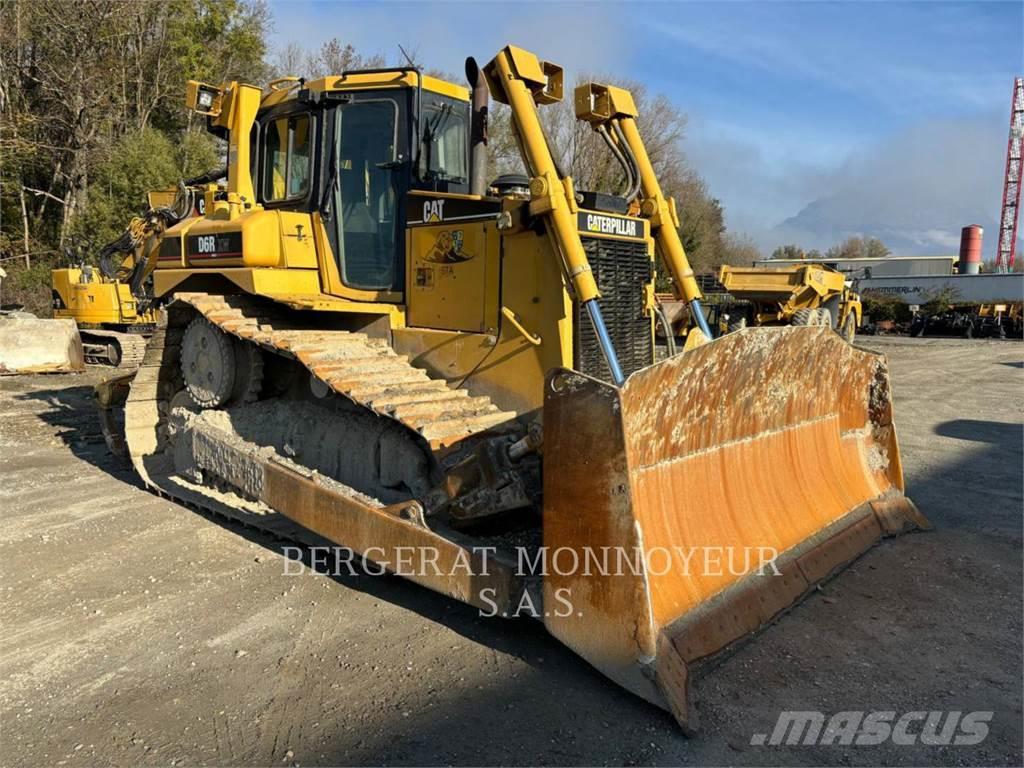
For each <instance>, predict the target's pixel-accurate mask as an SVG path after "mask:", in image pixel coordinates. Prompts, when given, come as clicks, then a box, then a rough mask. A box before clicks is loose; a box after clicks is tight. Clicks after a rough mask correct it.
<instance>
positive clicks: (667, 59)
mask: <svg viewBox="0 0 1024 768" xmlns="http://www.w3.org/2000/svg"><path fill="white" fill-rule="evenodd" d="M1022 7H1024V5H1022V3H1019V2H1007V3H952V2H949V3H945V2H944V3H938V2H919V3H894V2H889V3H881V2H857V3H824V2H814V3H812V2H803V3H791V2H771V3H769V2H761V3H746V2H719V3H704V2H692V3H683V2H665V3H655V2H647V3H641V2H633V3H628V4H620V3H610V2H609V3H559V2H550V0H549V2H545V3H530V2H518V3H514V4H506V3H488V2H474V3H461V2H444V3H429V2H420V3H397V2H396V3H348V2H319V1H316V0H290V1H286V0H274V1H273V2H271V11H272V13H273V16H274V23H273V27H272V28H273V29H274V36H273V42H274V43H275V44H276V45H284V44H286V43H288V42H292V41H296V42H300V43H302V44H303V45H306V46H308V47H315V46H316V45H317V44H319V43H320V42H322V41H324V40H326V39H329V38H331V37H335V36H336V37H338V38H340V39H341V40H343V41H347V42H351V43H352V44H353V45H355V46H356V47H357V48H358V49H359V50H360V51H362V52H366V53H377V52H380V53H384V54H385V55H386V56H387V57H388V59H389V60H390V61H397V58H398V50H397V44H399V43H401V44H402V45H404V46H406V47H407V48H412V49H415V50H416V51H417V55H418V58H420V59H421V60H422V61H424V62H425V63H427V64H428V65H431V66H436V67H438V68H441V69H444V70H447V71H452V72H461V71H462V62H463V60H464V58H465V57H466V56H467V55H473V56H476V57H477V58H478V59H480V60H486V59H487V58H489V57H490V56H491V55H492V54H493V53H494V52H495V51H496V50H497V49H498V48H499V47H501V46H502V45H504V44H505V43H508V42H513V43H516V44H517V45H521V46H523V47H526V48H529V49H531V50H534V51H535V52H537V53H538V54H539V55H540V56H542V57H544V58H548V59H551V60H552V61H556V62H558V63H559V64H561V65H562V66H564V67H565V68H566V70H567V71H568V73H569V76H570V77H572V75H573V73H574V72H578V71H581V70H585V71H588V72H591V73H607V74H608V75H610V76H615V75H621V76H622V77H625V78H630V79H634V80H638V81H641V82H644V83H646V84H647V85H648V87H649V88H650V89H651V90H652V91H653V92H661V93H664V94H666V95H667V96H669V97H670V98H671V99H672V100H673V101H674V102H675V103H676V104H677V105H678V106H679V107H681V108H682V109H683V110H684V111H685V112H686V113H687V115H688V119H689V123H688V127H687V133H686V137H685V139H684V143H683V147H684V150H685V151H686V154H687V157H688V158H689V161H690V162H691V164H692V165H693V166H694V167H695V168H697V170H698V171H700V172H701V173H702V174H703V175H704V176H705V178H706V179H707V181H708V184H709V187H710V189H711V191H712V193H713V194H715V195H716V196H718V197H719V198H720V199H722V201H723V203H724V205H725V209H726V217H727V223H728V225H729V227H730V229H733V230H737V231H742V232H747V233H749V234H751V235H752V236H753V237H755V239H756V240H757V241H758V243H759V244H761V246H762V247H763V248H766V249H770V248H771V247H773V246H774V245H775V244H778V243H779V242H781V241H783V240H787V239H797V240H798V241H799V242H801V243H802V244H805V245H807V246H808V247H810V246H821V245H827V244H828V241H830V240H832V239H835V238H838V237H841V236H843V235H844V234H849V233H853V232H855V231H864V232H868V233H880V234H883V235H885V236H887V237H889V238H890V239H892V240H893V241H894V243H895V244H896V247H897V248H898V249H900V250H901V251H903V252H911V251H915V250H917V251H920V252H935V251H936V250H940V251H942V250H945V251H948V250H949V247H950V246H949V243H950V239H951V238H953V240H955V235H956V236H958V233H959V229H960V227H961V226H963V225H964V224H969V223H972V222H975V221H977V222H978V223H982V224H983V225H989V226H991V227H992V228H991V229H988V227H987V229H988V232H987V234H988V236H989V244H991V245H992V246H993V247H994V238H995V231H994V224H995V220H996V219H997V217H998V205H999V197H1000V193H1001V174H1002V164H1003V157H1004V154H1005V147H1006V132H1007V128H1008V122H1007V119H1008V109H1009V100H1010V88H1011V84H1012V80H1013V77H1014V76H1015V75H1018V74H1021V73H1022V70H1024V42H1022V40H1024V31H1022V30H1024V11H1022ZM808 205H810V206H811V208H809V209H807V208H806V207H807V206H808ZM805 209H806V210H805ZM787 220H788V222H787ZM784 222H787V223H784Z"/></svg>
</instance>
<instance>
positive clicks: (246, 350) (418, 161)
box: [98, 46, 927, 731]
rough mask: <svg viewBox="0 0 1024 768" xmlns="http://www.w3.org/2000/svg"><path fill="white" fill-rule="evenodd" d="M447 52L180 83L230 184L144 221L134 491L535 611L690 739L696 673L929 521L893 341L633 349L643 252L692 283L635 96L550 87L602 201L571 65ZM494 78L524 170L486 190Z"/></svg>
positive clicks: (130, 398) (130, 415)
mask: <svg viewBox="0 0 1024 768" xmlns="http://www.w3.org/2000/svg"><path fill="white" fill-rule="evenodd" d="M467 76H468V80H469V83H470V87H469V88H464V87H462V86H460V85H458V84H455V83H450V82H446V81H442V80H439V79H437V78H434V77H430V76H428V75H425V74H423V73H422V72H420V71H418V70H417V69H415V68H387V69H371V70H363V71H355V72H342V73H340V74H337V75H333V76H330V77H324V78H319V79H316V80H300V79H296V78H288V79H283V80H278V81H274V82H272V83H270V84H269V86H268V87H266V88H265V89H263V90H261V89H260V88H257V87H254V86H250V85H246V84H244V83H238V82H231V83H226V84H222V85H218V86H211V85H206V84H202V83H197V82H190V83H189V85H188V89H187V104H188V106H189V108H191V109H192V110H195V111H196V112H198V113H199V114H201V115H205V116H206V118H207V122H208V126H209V129H210V130H211V131H212V132H214V133H215V134H217V135H219V136H222V137H223V138H225V139H226V140H227V142H228V157H229V166H228V179H227V194H226V195H225V196H224V199H222V200H215V199H214V198H213V197H212V196H210V197H208V199H207V205H206V214H205V215H204V216H201V217H193V218H189V219H186V220H184V221H182V222H180V223H178V224H176V225H174V226H171V227H168V228H167V229H166V230H165V231H164V232H163V233H162V234H161V236H160V238H159V245H158V261H157V264H156V268H155V269H154V271H153V279H154V293H155V295H156V296H157V297H159V298H161V299H162V300H163V301H164V302H165V304H164V308H165V319H164V320H163V321H162V322H161V323H160V325H159V327H158V328H157V330H156V332H155V333H154V335H153V336H152V338H151V339H150V341H149V344H148V347H147V349H146V353H145V358H144V360H143V363H142V365H141V367H140V368H139V370H138V372H137V373H136V374H134V376H124V377H120V378H119V379H116V380H114V381H113V382H111V383H110V384H108V385H106V386H102V387H101V388H100V390H99V391H98V395H99V399H100V402H101V406H102V407H103V408H104V409H105V410H107V411H108V412H113V411H116V410H118V409H119V408H122V407H123V409H124V433H123V437H121V438H119V439H121V440H122V441H123V445H122V447H123V448H124V449H125V450H126V451H127V453H128V454H129V455H130V459H131V461H132V463H133V465H134V467H135V469H136V470H137V471H138V473H139V475H140V476H141V477H142V479H143V481H144V482H145V483H146V485H147V486H148V487H150V488H151V489H152V490H154V491H155V492H157V493H160V494H164V495H166V496H168V497H171V498H174V499H177V500H179V501H181V502H183V503H186V504H190V505H195V506H198V507H201V508H203V509H206V510H210V511H213V512H217V513H221V514H224V515H227V516H230V517H232V518H234V519H237V520H241V521H243V522H245V523H248V524H251V525H255V526H258V527H260V528H262V529H264V530H269V531H272V532H275V533H278V534H280V535H282V536H288V537H293V538H296V539H298V540H300V541H307V540H314V539H315V540H317V541H322V540H323V539H327V540H329V541H331V542H335V543H337V544H339V545H343V546H344V547H346V548H348V549H349V550H351V551H354V552H356V553H360V554H362V555H363V556H364V557H365V558H367V559H368V560H370V561H372V562H374V563H376V564H377V565H379V566H383V567H384V568H386V569H388V570H389V571H392V572H394V573H398V574H400V575H402V576H406V577H408V578H410V579H412V580H413V581H415V582H418V583H419V584H422V585H423V586H426V587H428V588H430V589H432V590H435V591H437V592H439V593H442V594H444V595H447V596H449V597H451V598H455V599H457V600H461V601H464V602H466V603H469V604H471V605H474V606H478V607H479V608H480V609H481V611H482V612H484V613H487V614H488V615H491V614H495V613H497V614H501V615H504V616H514V615H520V616H522V615H524V614H526V615H532V616H534V617H536V618H538V619H539V620H541V621H543V622H544V624H545V625H546V627H547V629H548V630H549V631H550V632H551V633H552V634H553V635H554V636H555V637H557V638H558V639H559V640H560V641H562V642H563V643H564V644H566V645H567V646H568V647H569V648H571V649H572V650H573V651H575V652H576V653H578V654H579V655H580V656H582V657H583V658H584V659H586V660H587V661H588V662H590V663H591V664H592V665H593V666H594V667H596V668H597V669H598V670H600V671H601V672H603V673H604V674H605V675H607V676H608V677H610V678H611V679H612V680H614V681H615V682H617V683H619V684H620V685H622V686H624V687H625V688H627V689H629V690H630V691H632V692H634V693H636V694H637V695H639V696H642V697H644V698H645V699H647V700H649V701H651V702H653V703H655V704H657V705H659V706H661V707H663V708H666V709H668V710H670V711H671V712H672V713H673V714H674V715H675V717H676V719H677V720H678V722H679V723H680V724H681V725H682V727H683V728H684V729H685V730H687V731H691V730H692V729H693V728H694V727H695V725H696V710H695V708H694V706H693V703H692V702H691V700H690V693H689V691H690V683H691V681H692V680H693V678H694V675H696V674H698V673H699V672H700V671H701V670H702V669H704V668H705V667H706V666H707V665H708V664H709V662H711V661H712V660H713V659H715V658H716V657H717V656H719V655H720V654H722V653H725V652H727V651H728V650H729V649H731V648H733V647H734V646H735V645H736V644H737V643H740V642H741V641H743V640H744V639H746V638H748V637H750V636H751V635H753V634H755V633H757V632H758V631H759V630H761V629H762V628H764V627H766V626H767V625H768V624H770V623H771V622H772V621H773V620H774V619H775V618H776V617H778V616H779V615H780V614H781V613H783V612H784V611H786V610H787V609H788V608H789V607H791V606H792V605H793V604H794V603H795V602H797V601H798V600H800V599H801V597H803V596H804V595H806V594H807V593H808V592H809V591H810V590H812V589H814V588H815V586H816V585H817V584H819V583H820V582H822V581H823V580H824V579H827V578H828V577H830V576H831V575H832V574H833V573H835V572H836V571H837V570H838V569H840V568H841V567H843V566H844V565H845V564H847V563H849V562H850V561H852V560H853V559H854V558H856V557H857V556H859V555H860V554H861V553H863V552H864V551H865V550H867V549H868V548H870V547H871V546H872V545H874V544H875V543H876V542H878V541H879V540H880V539H881V538H883V537H885V536H889V535H892V534H896V533H899V532H901V531H904V530H909V529H913V528H920V527H925V526H927V521H926V520H925V518H924V517H922V516H921V514H920V512H918V511H917V509H916V508H915V507H914V505H913V504H912V503H911V502H910V501H909V500H908V499H907V497H906V496H905V495H904V493H903V477H902V471H901V466H900V455H899V449H898V447H897V441H896V433H895V427H894V425H893V415H892V402H891V393H890V388H889V376H888V373H887V369H886V365H885V360H884V359H883V358H882V357H881V356H879V355H876V354H873V353H870V352H867V351H864V350H861V349H856V348H854V347H853V346H851V345H849V344H847V343H846V342H845V341H843V340H842V339H841V338H840V336H839V335H838V334H836V333H835V332H834V331H833V330H832V329H830V328H825V327H820V326H819V327H785V328H750V329H746V330H743V331H741V332H738V333H734V334H729V335H727V336H725V337H723V338H720V339H716V340H713V341H711V340H710V334H709V333H707V332H706V329H705V332H704V333H703V334H701V335H703V337H704V338H703V339H702V340H701V339H696V337H695V339H696V340H694V341H692V342H691V343H688V345H687V348H686V350H685V351H683V352H681V353H680V354H677V355H674V356H672V357H670V358H668V359H666V360H663V361H661V362H658V363H655V344H654V323H655V317H654V303H655V302H654V264H655V254H656V253H657V252H660V253H661V255H662V257H663V260H664V263H665V264H667V265H668V268H669V270H670V271H671V272H672V277H673V278H674V285H675V286H676V289H677V290H678V291H679V293H680V296H681V298H683V299H684V300H686V301H687V302H689V303H691V304H694V305H699V301H700V294H699V291H698V289H697V285H696V283H695V281H694V280H693V275H692V273H691V271H690V268H689V266H688V264H687V259H686V254H685V252H684V251H683V248H682V246H681V244H680V241H679V236H678V234H677V230H676V227H677V224H678V218H677V215H676V211H675V206H674V203H673V202H672V200H671V199H669V198H668V197H667V196H665V194H664V193H663V191H662V190H661V189H660V187H659V184H658V180H657V179H656V177H655V175H654V172H653V170H652V168H651V164H650V161H649V159H648V156H647V153H646V151H645V149H644V144H643V141H642V138H641V133H640V119H638V118H639V116H638V115H637V110H636V108H635V105H634V103H633V100H632V98H631V96H630V94H629V93H628V92H627V91H625V90H623V89H621V88H616V87H612V86H606V85H602V84H599V83H591V84H588V85H584V86H581V87H579V88H577V89H576V91H575V94H574V99H575V108H576V114H577V117H578V118H579V119H580V120H583V121H585V122H586V123H588V124H589V125H590V126H591V127H592V128H593V129H594V130H595V131H597V132H598V133H599V134H601V135H602V136H603V137H604V138H605V140H606V142H607V147H608V151H609V152H611V153H612V154H613V155H614V156H615V157H616V158H617V159H618V160H619V162H620V163H621V165H622V170H623V178H625V179H626V180H627V182H628V183H627V184H626V185H625V186H626V195H625V199H623V198H622V197H616V196H613V195H608V194H605V193H601V192H600V191H588V190H578V189H576V188H575V185H574V183H573V180H572V178H571V177H570V176H569V175H568V174H566V173H565V171H564V169H561V168H559V166H558V163H557V162H556V160H555V155H554V153H553V152H552V149H551V146H550V145H549V143H548V139H547V138H546V136H545V134H544V131H543V130H542V126H541V122H540V120H539V119H538V115H539V112H538V110H539V109H543V108H544V106H545V105H549V104H552V103H555V102H557V101H559V100H560V99H561V98H562V96H563V76H562V70H561V68H559V67H558V66H556V65H554V64H552V63H550V62H546V61H541V60H539V59H538V58H537V57H536V56H535V55H533V54H531V53H529V52H527V51H524V50H522V49H519V48H516V47H514V46H508V47H506V48H504V49H502V50H501V51H500V52H499V53H498V54H497V55H496V56H495V58H494V59H493V60H492V61H491V62H490V63H488V64H487V65H486V66H485V67H483V68H482V69H481V68H479V67H477V65H476V63H475V62H474V61H473V60H468V61H467ZM489 96H490V97H491V98H493V99H494V100H496V101H498V102H501V103H504V104H507V105H508V107H509V108H510V111H511V115H512V119H513V124H514V129H515V135H516V138H517V140H518V143H519V147H520V149H521V152H522V157H523V160H524V164H525V166H526V169H527V171H528V174H529V175H528V177H527V178H526V179H522V180H520V182H518V183H511V184H509V183H503V184H498V185H492V186H489V185H488V180H487V175H486V174H487V171H486V165H485V156H486V155H485V152H486V147H485V143H484V142H485V140H486V114H487V109H488V101H489V98H488V97H489ZM630 211H634V212H636V211H638V215H630V214H629V212H630ZM694 315H695V316H697V317H703V315H702V313H701V312H700V311H696V312H694ZM701 341H703V343H701ZM693 553H697V554H696V556H695V557H694V556H693ZM701 553H704V554H701ZM751 553H755V554H754V555H753V556H751ZM765 553H775V554H774V555H772V556H771V557H769V558H768V560H767V562H766V561H765V560H764V557H763V556H764V554H765ZM708 554H711V555H712V556H713V558H714V559H715V560H717V562H718V566H715V565H714V563H713V562H712V563H711V565H710V567H708V565H707V561H708V557H707V556H708ZM759 557H760V558H761V559H759ZM726 558H728V559H729V560H730V562H731V564H732V565H731V567H722V564H723V563H724V562H725V559H726ZM567 605H568V606H570V608H569V609H567V608H566V606H567Z"/></svg>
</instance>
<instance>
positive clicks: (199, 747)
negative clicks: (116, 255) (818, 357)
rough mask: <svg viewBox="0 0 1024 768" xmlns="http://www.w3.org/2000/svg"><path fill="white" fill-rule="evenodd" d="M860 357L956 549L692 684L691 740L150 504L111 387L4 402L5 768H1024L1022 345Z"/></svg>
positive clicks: (71, 384)
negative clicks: (864, 740) (914, 724)
mask: <svg viewBox="0 0 1024 768" xmlns="http://www.w3.org/2000/svg"><path fill="white" fill-rule="evenodd" d="M863 343H864V344H865V345H866V346H869V347H872V348H877V349H879V350H882V351H884V352H886V354H888V355H889V357H890V365H891V369H892V373H893V380H894V390H895V396H896V416H897V424H898V427H899V434H900V440H901V446H902V452H903V459H904V467H905V472H906V477H907V485H908V493H909V495H910V496H911V497H912V498H913V499H914V500H915V501H916V502H917V504H918V506H919V507H920V508H921V509H922V511H924V512H925V514H926V515H928V516H929V517H930V519H931V520H932V522H933V523H934V524H935V526H936V530H935V531H933V532H931V533H927V534H916V535H911V536H904V537H901V538H899V539H896V540H892V541H888V542H886V543H885V544H884V545H882V546H880V547H878V548H876V549H874V550H872V551H871V552H869V553H868V554H867V555H866V556H865V557H863V558H862V559H860V560H859V561H857V562H856V563H855V564H854V565H853V567H851V568H850V569H848V570H847V571H845V572H844V573H843V574H841V575H840V576H839V577H838V578H836V579H834V580H833V581H831V582H829V583H828V584H827V585H826V586H825V588H824V589H823V590H822V591H821V592H820V593H818V594H815V595H813V596H812V597H810V598H809V599H808V600H806V601H805V602H804V603H803V604H801V605H800V606H798V607H797V608H796V609H795V610H793V611H792V612H791V613H790V614H789V615H788V616H786V617H785V619H784V620H783V621H782V622H781V623H780V624H778V625H777V626H775V627H772V628H770V629H769V630H768V631H767V632H766V633H765V634H764V635H763V636H762V637H760V638H759V639H758V640H757V641H756V642H754V643H750V644H748V645H746V646H745V647H743V648H741V649H740V650H739V651H738V652H737V653H735V654H733V655H732V656H730V657H728V658H727V659H725V660H724V661H723V662H722V663H721V664H720V665H719V666H718V667H717V668H716V669H715V670H713V671H711V672H710V673H709V674H708V675H706V676H705V677H704V678H703V679H702V680H700V681H698V683H697V684H696V687H695V691H694V693H695V698H696V701H697V702H698V707H699V712H700V716H701V720H702V731H701V733H700V734H699V735H698V736H697V737H695V738H692V739H686V738H684V737H683V736H682V735H681V734H680V733H679V732H678V729H677V727H676V725H675V723H674V721H673V720H672V719H671V717H670V716H668V715H667V714H665V713H663V712H661V711H660V710H658V709H656V708H654V707H652V706H650V705H648V704H645V703H644V702H642V701H640V700H638V699H635V698H634V697H632V696H631V695H629V694H627V693H624V692H623V691H621V690H619V689H618V688H617V687H616V686H615V685H613V684H612V683H610V682H608V681H607V680H605V679H604V678H602V677H601V676H600V675H598V674H597V673H596V672H594V671H592V670H591V669H590V667H588V666H587V665H586V664H585V663H584V662H583V661H581V660H579V659H578V658H576V657H575V656H574V655H573V654H572V653H571V652H569V651H568V650H567V649H565V648H563V647H562V646H560V645H559V644H558V643H557V642H556V641H554V640H553V639H551V638H550V637H548V636H547V635H546V633H545V631H544V629H543V627H541V626H540V625H539V624H538V623H536V622H531V621H529V620H516V621H505V620H499V619H484V618H480V617H479V616H478V615H477V613H476V611H475V610H474V609H472V608H469V607H466V606H463V605H461V604H458V603H455V602H453V601H450V600H446V599H444V598H442V597H439V596H437V595H435V594H433V593H431V592H428V591H426V590H425V589H422V588H419V587H416V586H415V585H412V584H410V583H408V582H405V581H403V580H401V579H398V578H394V577H370V576H366V575H362V576H343V577H340V578H334V577H331V576H328V575H323V574H319V573H316V572H314V571H312V570H310V569H308V568H304V569H302V572H301V573H298V574H296V575H289V574H288V573H287V572H286V571H288V570H291V571H296V570H298V569H297V568H296V567H295V566H294V564H293V565H292V566H291V567H290V568H288V567H287V566H288V564H287V562H286V560H285V558H284V557H283V556H282V547H283V545H282V543H281V542H277V541H274V540H272V539H269V538H266V537H264V536H262V535H260V534H257V533H254V532H251V531H249V530H247V529H244V528H241V527H239V526H237V525H234V524H230V523H227V522H223V521H220V520H218V519H216V518H212V517H205V516H203V515H200V514H198V513H196V512H194V511H191V510H189V509H186V508H184V507H180V506H178V505H175V504H172V503H169V502H167V501H164V500H161V499H159V498H157V497H154V496H152V495H150V494H149V493H147V492H145V491H143V490H142V489H141V488H139V487H138V484H137V483H136V481H135V479H134V478H133V476H132V474H131V473H130V472H129V471H127V470H125V469H123V468H121V467H120V466H119V465H118V463H117V462H116V461H115V460H114V459H113V458H111V457H110V456H109V455H108V454H107V453H106V449H105V446H104V444H103V441H102V438H101V437H100V434H99V429H98V426H97V423H96V421H95V417H94V415H93V413H92V411H91V408H90V405H89V391H90V387H91V384H92V383H93V382H95V381H96V380H97V379H98V378H99V374H100V370H99V369H91V370H90V372H89V373H87V374H85V375H82V376H68V377H58V376H50V377H41V376H37V377H9V378H3V379H0V514H2V518H3V525H2V527H0V563H2V565H0V569H2V588H3V590H4V591H3V603H2V606H0V622H2V626H3V629H4V631H3V634H2V639H0V724H2V731H3V737H2V741H0V763H2V764H4V765H11V766H35V765H43V764H47V765H53V764H60V765H63V764H67V765H97V764H116V765H140V764H141V765H168V764H171V765H225V766H226V765H290V764H293V763H297V764H300V765H316V764H371V765H372V764H382V763H387V764H439V763H440V764H445V763H454V764H473V765H477V764H609V765H618V764H660V765H665V764H684V763H685V764H723V763H732V764H757V765H763V764H775V765H783V764H801V765H811V764H815V765H821V764H830V765H832V764H834V765H846V764H905V765H921V764H937V763H939V764H1006V765H1020V764H1022V763H1024V754H1022V738H1024V735H1022V726H1021V720H1022V711H1021V673H1022V669H1021V655H1022V644H1021V633H1022V626H1021V616H1022V558H1021V545H1022V537H1021V520H1022V503H1024V501H1022V498H1024V494H1022V469H1021V467H1022V460H1024V457H1022V426H1021V425H1022V423H1024V409H1022V402H1021V392H1022V391H1024V387H1022V385H1024V370H1022V360H1024V345H1021V344H1020V343H1014V342H994V341H973V342H967V341H959V340H939V339H934V340H933V339H924V340H916V339H914V340H911V339H865V340H864V342H863ZM787 709H788V710H813V711H820V712H823V713H826V714H829V713H834V712H839V711H846V710H894V711H897V712H901V713H902V712H908V711H915V710H961V711H973V710H991V711H993V712H994V717H993V720H992V722H991V724H990V733H989V736H988V738H987V739H985V741H983V742H982V743H981V744H979V745H977V746H971V747H963V746H962V747H957V746H948V747H942V746H925V745H920V744H918V745H915V746H896V745H894V744H892V743H891V742H890V743H886V744H883V745H880V746H876V747H866V746H833V747H825V746H818V747H811V746H780V747H770V746H766V747H755V746H751V744H750V742H751V736H752V735H753V734H755V733H770V731H771V729H772V727H773V725H774V724H775V720H776V718H777V716H778V713H779V711H780V710H787Z"/></svg>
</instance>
